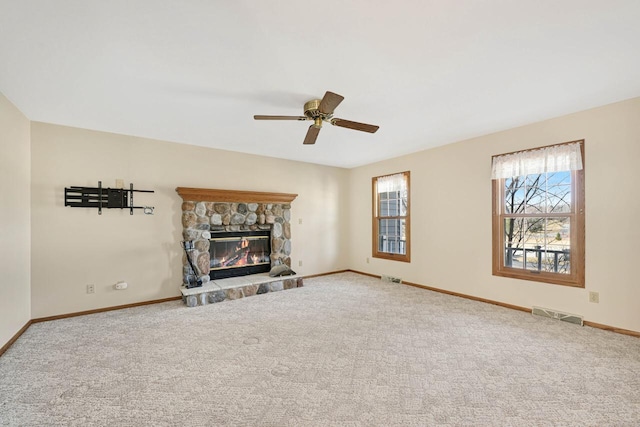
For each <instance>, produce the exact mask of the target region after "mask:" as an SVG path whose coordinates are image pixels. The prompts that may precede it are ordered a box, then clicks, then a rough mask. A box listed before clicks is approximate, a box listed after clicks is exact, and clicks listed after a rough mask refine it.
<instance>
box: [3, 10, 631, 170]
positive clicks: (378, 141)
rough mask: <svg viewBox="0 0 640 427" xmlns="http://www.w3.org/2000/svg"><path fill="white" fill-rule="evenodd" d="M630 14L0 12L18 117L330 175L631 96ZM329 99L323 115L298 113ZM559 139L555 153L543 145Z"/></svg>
mask: <svg viewBox="0 0 640 427" xmlns="http://www.w3.org/2000/svg"><path fill="white" fill-rule="evenodd" d="M639 22H640V1H638V0H406V1H395V2H394V1H389V0H373V1H371V0H369V1H364V0H354V1H349V0H343V1H338V0H326V1H323V2H318V3H313V2H302V1H294V0H280V1H266V0H263V1H259V0H254V1H250V0H236V1H232V0H229V1H222V0H175V1H169V0H108V1H104V0H56V1H50V0H0V92H2V93H4V95H5V96H7V98H9V99H10V100H11V101H12V102H13V103H14V104H15V105H16V106H17V107H18V108H19V109H20V110H21V111H22V112H23V113H24V114H25V115H26V116H27V117H28V118H29V119H31V120H36V121H43V122H49V123H56V124H62V125H68V126H76V127H81V128H89V129H96V130H102V131H110V132H116V133H122V134H128V135H136V136H143V137H149V138H157V139H163V140H169V141H176V142H182V143H187V144H195V145H202V146H208V147H215V148H223V149H227V150H233V151H240V152H246V153H254V154H260V155H267V156H273V157H280V158H286V159H292V160H300V161H306V162H313V163H319V164H326V165H334V166H341V167H353V166H358V165H362V164H367V163H371V162H374V161H378V160H382V159H385V158H389V157H395V156H398V155H402V154H407V153H411V152H416V151H419V150H423V149H426V148H430V147H435V146H439V145H443V144H448V143H452V142H456V141H459V140H462V139H466V138H470V137H474V136H479V135H484V134H488V133H492V132H496V131H499V130H503V129H508V128H512V127H515V126H519V125H523V124H526V123H532V122H536V121H540V120H543V119H547V118H551V117H556V116H559V115H563V114H567V113H571V112H576V111H580V110H584V109H587V108H591V107H595V106H599V105H604V104H607V103H611V102H615V101H619V100H623V99H628V98H632V97H636V96H640V54H639V52H640V24H639ZM327 90H330V91H333V92H336V93H339V94H341V95H343V96H344V97H345V100H344V101H343V102H342V104H341V105H340V106H339V107H338V108H337V109H336V113H335V116H336V117H340V118H344V119H348V120H354V121H359V122H364V123H371V124H376V125H379V126H380V130H379V131H378V132H377V133H375V134H368V133H364V132H358V131H354V130H349V129H344V128H338V127H334V126H331V125H328V124H326V125H325V126H324V127H323V129H322V131H321V132H320V136H319V137H318V141H317V143H316V145H314V146H303V145H302V141H303V139H304V136H305V134H306V131H307V128H308V125H309V124H310V122H304V123H303V122H297V121H254V120H253V115H254V114H269V115H271V114H275V115H301V114H302V105H303V104H304V102H305V101H308V100H309V99H313V98H321V97H322V95H323V94H324V92H325V91H327ZM553 142H555V141H553Z"/></svg>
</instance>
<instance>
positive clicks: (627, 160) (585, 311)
mask: <svg viewBox="0 0 640 427" xmlns="http://www.w3.org/2000/svg"><path fill="white" fill-rule="evenodd" d="M639 117H640V98H635V99H632V100H628V101H625V102H620V103H616V104H612V105H609V106H604V107H600V108H596V109H593V110H588V111H584V112H580V113H577V114H572V115H569V116H565V117H560V118H556V119H552V120H547V121H544V122H540V123H536V124H532V125H528V126H523V127H520V128H516V129H511V130H508V131H504V132H500V133H496V134H492V135H487V136H483V137H480V138H475V139H471V140H467V141H462V142H459V143H456V144H452V145H447V146H443V147H439V148H436V149H431V150H426V151H422V152H419V153H415V154H411V155H408V156H403V157H400V158H396V159H391V160H388V161H384V162H380V163H375V164H371V165H367V166H363V167H360V168H356V169H352V170H351V173H350V193H351V209H350V211H351V228H350V235H351V238H350V239H349V241H350V242H352V244H351V245H350V254H351V258H350V263H349V266H350V267H351V268H352V269H355V270H359V271H364V272H369V273H373V274H392V275H396V276H400V277H402V278H403V279H404V280H406V281H410V282H414V283H419V284H423V285H428V286H433V287H437V288H441V289H446V290H450V291H455V292H460V293H464V294H468V295H473V296H477V297H482V298H487V299H491V300H495V301H500V302H505V303H509V304H515V305H518V306H523V307H531V306H533V305H536V306H542V307H548V308H553V309H556V310H561V311H565V312H569V313H575V314H581V315H584V316H585V319H586V320H589V321H592V322H596V323H601V324H606V325H610V326H615V327H619V328H625V329H630V330H633V331H640V309H639V308H638V307H639V305H638V302H639V301H640V282H639V279H638V277H639V275H638V273H637V268H636V267H637V266H636V265H635V263H636V262H637V261H638V260H637V258H638V256H639V255H640V249H639V247H638V244H639V242H640V228H639V227H637V226H635V225H634V224H635V223H636V221H637V215H638V212H640V198H639V197H637V194H636V193H637V185H638V183H640V168H639V167H638V165H637V163H638V161H640V120H639V119H638V118H639ZM583 138H584V139H585V140H586V142H585V151H586V153H585V158H586V159H585V160H586V169H585V182H586V288H585V289H575V288H569V287H563V286H557V285H549V284H543V283H537V282H530V281H524V280H515V279H508V278H501V277H494V276H492V274H491V181H490V164H491V156H492V155H494V154H500V153H505V152H510V151H515V150H520V149H526V148H532V147H536V146H542V145H548V144H553V143H559V142H564V141H571V140H576V139H583ZM404 170H410V171H411V202H412V209H411V227H412V234H411V238H412V261H411V263H410V264H406V263H402V262H393V261H386V260H380V259H373V258H371V260H370V263H367V262H366V258H367V257H371V220H370V217H371V177H373V176H377V175H383V174H387V173H393V172H399V171H404ZM589 291H597V292H599V293H600V303H599V304H594V303H589V302H588V292H589Z"/></svg>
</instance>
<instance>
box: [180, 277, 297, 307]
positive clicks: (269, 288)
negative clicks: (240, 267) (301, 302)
mask: <svg viewBox="0 0 640 427" xmlns="http://www.w3.org/2000/svg"><path fill="white" fill-rule="evenodd" d="M299 287H302V277H300V276H297V275H295V276H283V277H270V276H269V275H268V274H266V273H264V274H252V275H249V276H241V277H229V278H227V279H220V280H212V281H210V282H207V283H204V284H203V285H202V286H200V287H197V288H190V289H187V288H185V287H182V288H181V289H180V290H181V292H182V300H183V301H184V303H185V304H186V305H187V306H188V307H195V306H198V305H206V304H213V303H216V302H222V301H227V300H235V299H240V298H245V297H250V296H254V295H260V294H266V293H268V292H277V291H283V290H286V289H293V288H299Z"/></svg>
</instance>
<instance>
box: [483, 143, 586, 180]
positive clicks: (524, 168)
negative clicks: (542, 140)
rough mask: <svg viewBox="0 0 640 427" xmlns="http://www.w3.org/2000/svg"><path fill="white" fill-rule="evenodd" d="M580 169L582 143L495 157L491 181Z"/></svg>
mask: <svg viewBox="0 0 640 427" xmlns="http://www.w3.org/2000/svg"><path fill="white" fill-rule="evenodd" d="M580 169H582V153H581V152H580V143H579V142H574V143H571V144H560V145H552V146H550V147H544V148H538V149H535V150H526V151H518V152H517V153H511V154H505V155H502V156H495V157H493V161H492V165H491V179H502V178H511V177H514V176H524V175H531V174H537V173H544V172H560V171H568V170H571V171H573V170H580Z"/></svg>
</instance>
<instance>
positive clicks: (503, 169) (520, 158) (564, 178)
mask: <svg viewBox="0 0 640 427" xmlns="http://www.w3.org/2000/svg"><path fill="white" fill-rule="evenodd" d="M583 157H584V141H573V142H568V143H564V144H557V145H551V146H547V147H542V148H539V149H534V150H526V151H520V152H517V153H509V154H504V155H500V156H494V157H493V159H492V160H493V162H492V179H493V274H494V275H496V276H505V277H512V278H518V279H525V280H535V281H540V282H546V283H554V284H559V285H567V286H576V287H584V243H585V237H584V236H585V233H584V168H583V161H582V159H583Z"/></svg>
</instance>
